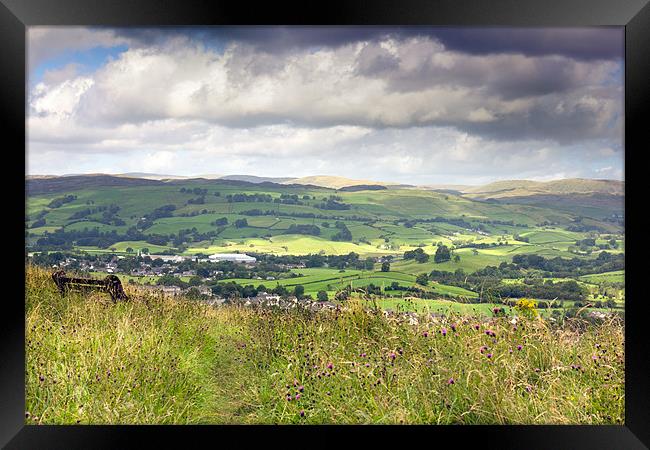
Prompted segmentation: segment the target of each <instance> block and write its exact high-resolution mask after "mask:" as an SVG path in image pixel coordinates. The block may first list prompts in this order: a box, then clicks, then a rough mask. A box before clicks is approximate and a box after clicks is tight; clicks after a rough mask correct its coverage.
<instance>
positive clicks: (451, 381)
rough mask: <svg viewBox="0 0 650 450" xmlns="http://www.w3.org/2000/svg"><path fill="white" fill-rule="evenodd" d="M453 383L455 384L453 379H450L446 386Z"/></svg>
mask: <svg viewBox="0 0 650 450" xmlns="http://www.w3.org/2000/svg"><path fill="white" fill-rule="evenodd" d="M454 383H455V381H454V379H453V378H450V379H449V380H447V384H454Z"/></svg>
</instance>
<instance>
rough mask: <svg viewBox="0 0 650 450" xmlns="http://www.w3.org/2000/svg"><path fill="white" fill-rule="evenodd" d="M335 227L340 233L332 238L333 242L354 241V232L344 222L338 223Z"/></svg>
mask: <svg viewBox="0 0 650 450" xmlns="http://www.w3.org/2000/svg"><path fill="white" fill-rule="evenodd" d="M335 226H336V228H338V230H339V231H338V233H336V234H335V235H334V236H332V240H333V241H351V240H352V232H351V231H350V229H349V228H348V227H347V225H345V223H344V222H341V221H337V222H336V224H335Z"/></svg>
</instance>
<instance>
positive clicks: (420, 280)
mask: <svg viewBox="0 0 650 450" xmlns="http://www.w3.org/2000/svg"><path fill="white" fill-rule="evenodd" d="M415 282H416V283H417V284H420V285H422V286H426V285H427V284H429V277H428V276H427V274H426V273H421V274H420V275H418V276H417V277H415Z"/></svg>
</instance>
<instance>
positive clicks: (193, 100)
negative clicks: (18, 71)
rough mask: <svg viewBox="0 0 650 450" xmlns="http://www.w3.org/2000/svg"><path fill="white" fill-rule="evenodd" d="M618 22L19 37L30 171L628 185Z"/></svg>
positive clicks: (34, 33)
mask: <svg viewBox="0 0 650 450" xmlns="http://www.w3.org/2000/svg"><path fill="white" fill-rule="evenodd" d="M623 38H624V34H623V28H621V27H598V28H561V29H557V28H556V29H552V28H521V29H517V28H462V27H459V28H441V27H371V26H366V27H184V28H177V27H165V28H84V27H29V28H28V54H27V61H28V79H27V117H26V123H27V136H28V137H27V155H26V163H27V174H28V175H46V174H47V175H63V174H78V173H129V172H146V173H159V174H169V175H185V176H193V175H202V174H220V175H233V174H246V175H257V176H264V177H302V176H311V175H333V176H342V177H347V178H353V179H366V180H378V181H387V182H395V183H408V184H422V185H425V184H483V183H488V182H492V181H496V180H506V179H532V180H540V181H545V180H552V179H560V178H574V177H581V178H598V179H620V180H622V179H623V176H624V167H623V159H624V156H623V151H624V147H623V130H624V114H623V92H624V91H623V79H624V58H623V57H624V43H623V42H624V39H623Z"/></svg>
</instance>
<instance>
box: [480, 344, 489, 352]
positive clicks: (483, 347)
mask: <svg viewBox="0 0 650 450" xmlns="http://www.w3.org/2000/svg"><path fill="white" fill-rule="evenodd" d="M487 349H488V347H487V345H483V346H481V348H480V350H481V353H485V350H487Z"/></svg>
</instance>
